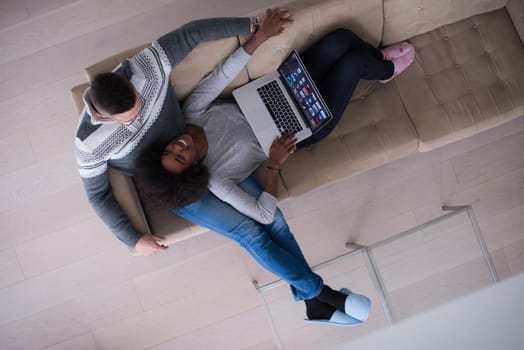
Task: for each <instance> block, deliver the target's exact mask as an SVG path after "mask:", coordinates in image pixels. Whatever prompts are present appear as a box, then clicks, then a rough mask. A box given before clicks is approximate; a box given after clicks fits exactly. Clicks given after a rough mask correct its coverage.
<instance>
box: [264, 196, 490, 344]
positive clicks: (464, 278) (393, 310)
mask: <svg viewBox="0 0 524 350" xmlns="http://www.w3.org/2000/svg"><path fill="white" fill-rule="evenodd" d="M452 209H454V210H453V211H451V212H450V213H448V214H445V215H443V216H441V217H439V218H437V219H435V220H432V221H430V222H427V223H425V224H423V225H420V226H417V227H415V228H413V229H411V230H408V231H406V232H403V233H401V234H398V235H395V236H393V237H391V238H389V239H386V240H384V241H381V242H377V243H376V244H374V245H371V246H368V247H362V246H357V247H356V249H355V250H353V251H350V252H348V253H346V254H344V255H341V256H339V257H336V258H334V259H332V260H329V261H326V262H324V263H322V264H319V265H317V266H315V267H313V270H314V271H315V272H316V273H318V274H319V275H321V276H322V278H323V279H324V281H325V283H326V284H328V285H330V286H331V287H332V288H342V287H346V288H349V289H350V290H352V291H354V292H356V293H359V294H364V295H366V296H368V297H369V298H370V299H371V302H372V309H371V314H370V317H369V319H368V320H367V321H366V322H364V323H363V324H361V325H359V326H356V327H334V326H331V325H322V324H311V323H306V322H304V321H303V319H304V317H305V305H304V303H302V302H299V303H297V302H295V301H294V300H293V298H292V296H291V293H290V290H289V286H288V285H287V284H286V283H284V282H283V281H281V280H279V281H275V282H273V283H270V284H267V285H265V286H259V287H257V291H258V292H259V296H260V299H261V302H262V305H263V307H264V310H265V313H266V316H267V319H268V322H269V323H270V326H271V329H272V331H273V335H274V338H275V342H276V344H277V346H278V348H279V349H329V348H332V347H336V346H337V345H339V344H346V343H347V342H350V341H351V340H353V339H356V338H358V337H361V336H363V335H365V334H368V333H371V332H374V331H376V330H379V329H381V328H383V327H386V326H388V325H389V324H391V323H393V322H396V321H398V320H402V319H405V318H408V317H410V316H413V315H416V314H418V313H421V312H423V311H425V310H428V309H431V308H434V307H436V306H439V305H442V304H444V303H446V302H449V301H451V300H453V299H456V298H458V297H460V296H463V295H465V294H468V293H471V292H473V291H475V290H478V289H480V288H482V287H484V286H487V285H490V284H492V283H494V282H496V281H497V276H496V273H495V269H494V267H493V263H492V261H491V258H490V256H489V253H488V251H487V248H486V245H485V242H484V239H483V237H482V234H481V232H480V229H479V227H478V224H477V222H476V219H475V216H474V213H473V210H472V208H471V207H469V206H466V207H460V208H452Z"/></svg>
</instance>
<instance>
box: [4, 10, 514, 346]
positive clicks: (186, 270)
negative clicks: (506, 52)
mask: <svg viewBox="0 0 524 350" xmlns="http://www.w3.org/2000/svg"><path fill="white" fill-rule="evenodd" d="M273 3H275V1H269V0H263V1H242V0H217V1H205V0H154V1H139V0H133V1H123V0H111V1H102V0H97V1H90V0H45V1H31V0H24V1H15V0H6V1H2V2H1V4H0V115H1V118H2V122H3V125H2V128H0V310H2V312H1V313H0V348H2V349H44V348H45V349H52V350H58V349H63V350H65V349H85V350H94V349H112V350H113V349H126V350H127V349H252V350H255V349H256V350H262V349H275V348H276V345H275V342H274V340H273V338H272V334H271V330H270V329H269V326H268V324H267V322H266V319H265V317H264V314H263V311H262V309H261V306H260V301H259V299H258V297H257V294H256V292H255V290H254V288H253V286H252V284H251V281H252V280H254V279H256V280H258V281H260V282H261V283H264V282H269V281H272V280H274V279H275V277H274V276H272V275H271V274H269V273H268V272H267V271H265V270H264V269H263V268H261V267H259V266H258V265H257V264H256V263H254V261H253V260H252V259H251V257H249V256H248V255H247V254H246V253H245V252H244V251H243V250H242V249H240V248H239V247H237V246H236V245H235V244H233V243H232V242H230V241H228V240H226V239H225V238H223V237H220V236H218V235H216V234H214V233H211V232H209V233H205V234H202V235H200V236H197V237H195V238H193V239H190V240H187V241H184V242H182V243H180V244H178V245H177V246H174V247H172V248H170V249H169V250H168V252H166V253H165V254H162V255H160V256H157V257H153V258H145V257H131V256H130V255H129V254H128V252H127V249H126V248H125V247H123V246H122V245H121V244H120V243H119V242H118V241H117V240H116V239H115V238H114V237H113V236H112V235H111V233H110V232H109V231H108V230H107V228H105V227H104V225H103V224H102V223H101V222H100V221H99V220H98V219H97V218H96V216H95V215H94V213H93V212H92V210H91V208H90V207H89V204H88V203H87V200H86V198H85V195H84V193H83V189H82V186H81V183H80V179H79V177H78V175H77V172H76V168H75V163H74V156H73V135H74V129H75V127H76V122H77V117H76V115H75V112H74V110H73V107H72V104H71V101H70V95H69V89H70V88H71V87H72V86H75V85H77V84H80V83H82V82H83V81H84V79H85V78H84V76H83V69H84V67H86V66H88V65H90V64H93V63H94V62H96V61H98V60H100V59H103V58H105V57H107V56H109V55H111V54H114V53H116V52H118V51H121V50H124V49H127V48H130V47H133V46H136V45H139V44H142V43H143V42H147V41H151V40H154V39H155V38H156V37H158V36H159V35H161V34H163V33H165V32H167V31H169V30H171V29H173V28H175V27H178V26H180V25H182V24H183V23H185V22H187V21H189V20H191V19H195V18H203V17H209V16H226V15H231V16H234V15H244V14H253V13H257V12H259V11H260V9H263V8H266V7H268V6H270V5H271V4H273ZM523 149H524V117H521V118H519V119H517V120H514V121H512V122H510V123H507V124H505V125H502V126H500V127H497V128H495V129H492V130H489V131H487V132H484V133H482V134H479V135H476V136H474V137H471V138H469V139H466V140H463V141H460V142H457V143H454V144H451V145H448V146H445V147H443V148H441V149H438V150H435V151H433V152H429V153H420V154H413V155H411V156H409V157H406V158H404V159H401V160H398V161H396V162H393V163H390V164H386V165H384V166H381V167H379V168H376V169H373V170H371V171H368V172H366V173H363V174H358V175H355V176H353V177H351V178H349V179H346V180H343V181H340V182H338V183H335V184H332V185H329V186H325V187H323V188H320V189H317V190H315V191H312V192H310V193H307V194H304V195H303V196H300V197H298V198H294V199H291V200H288V201H285V202H283V203H282V205H281V207H282V209H283V211H284V213H285V215H286V217H287V218H288V220H289V224H290V226H291V228H292V230H293V231H294V232H295V235H296V237H297V240H298V241H299V243H300V244H301V245H302V247H303V249H304V253H305V255H306V256H307V258H308V260H309V261H310V263H311V264H318V263H320V262H322V261H324V260H326V259H329V258H331V257H333V256H336V255H338V254H341V253H344V252H345V251H346V248H345V247H344V243H345V242H347V241H354V242H357V243H361V244H370V243H373V242H377V241H379V240H382V239H384V238H386V237H390V236H392V235H394V234H396V233H399V232H401V231H404V230H406V229H409V228H410V227H413V226H415V225H417V224H420V223H422V222H425V221H427V220H429V219H432V218H435V217H437V216H439V215H441V214H442V212H441V210H440V207H441V205H443V204H449V205H458V204H472V205H473V207H474V209H475V211H476V214H477V216H478V219H479V222H480V225H481V229H482V230H483V232H484V236H485V238H486V241H487V243H488V247H489V249H490V251H491V253H492V255H493V258H494V261H495V265H496V268H497V271H498V273H499V275H500V276H501V277H502V278H508V277H510V276H513V275H515V274H517V273H522V272H524V258H523V257H524V229H523V227H524V152H522V150H523ZM449 244H450V245H452V244H453V242H449ZM357 275H358V273H357ZM355 285H356V286H357V287H358V286H360V285H362V288H363V289H366V288H367V289H369V288H370V286H369V283H368V282H365V283H364V282H362V281H361V282H355ZM374 298H375V297H374ZM300 307H302V306H301V305H298V306H297V308H300ZM377 317H378V316H377ZM377 320H378V318H377ZM377 322H379V323H380V321H377ZM293 332H295V331H293ZM293 332H291V334H295V339H292V340H290V343H292V344H301V347H302V348H307V347H308V344H302V342H301V340H300V339H299V338H300V335H301V333H300V332H301V330H298V331H296V332H295V333H293ZM358 332H365V329H363V330H361V331H358ZM358 332H357V333H358Z"/></svg>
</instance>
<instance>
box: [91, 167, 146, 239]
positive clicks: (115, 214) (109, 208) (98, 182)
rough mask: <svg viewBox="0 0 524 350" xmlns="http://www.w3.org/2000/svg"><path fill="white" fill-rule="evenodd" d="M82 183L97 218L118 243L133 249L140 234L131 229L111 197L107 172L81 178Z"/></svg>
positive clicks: (130, 224) (130, 225) (127, 219)
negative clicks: (120, 242)
mask: <svg viewBox="0 0 524 350" xmlns="http://www.w3.org/2000/svg"><path fill="white" fill-rule="evenodd" d="M82 183H83V185H84V188H85V191H86V194H87V197H88V199H89V203H90V204H91V206H92V207H93V210H94V211H95V213H96V214H97V215H98V217H100V219H102V221H103V222H104V223H105V224H106V225H107V226H108V227H109V229H110V230H111V232H113V233H114V234H115V236H116V237H117V238H118V239H119V240H120V241H122V242H123V243H125V244H126V245H128V246H129V247H134V246H135V245H136V243H137V242H138V240H139V239H140V237H141V236H142V233H141V232H139V231H137V230H136V229H135V228H134V227H133V225H132V223H131V221H130V220H129V218H128V216H127V215H126V214H125V213H124V211H123V210H122V207H121V206H120V204H118V202H117V201H116V199H115V197H114V196H113V192H112V189H111V185H110V184H109V176H108V173H107V171H105V172H104V173H102V174H100V175H98V176H96V177H92V178H85V177H82Z"/></svg>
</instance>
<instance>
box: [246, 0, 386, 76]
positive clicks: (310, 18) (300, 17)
mask: <svg viewBox="0 0 524 350" xmlns="http://www.w3.org/2000/svg"><path fill="white" fill-rule="evenodd" d="M285 7H286V8H288V9H289V10H291V12H292V13H293V20H294V22H293V25H292V26H291V27H289V28H287V29H286V31H285V32H284V33H283V34H282V35H279V36H278V37H274V38H271V39H269V40H268V41H267V42H265V43H264V44H263V45H262V46H261V47H259V48H258V49H257V51H256V52H255V54H254V55H253V57H252V58H251V60H250V61H249V62H248V64H247V72H248V74H249V78H250V79H255V78H258V77H260V76H262V75H264V74H266V73H268V72H271V71H274V70H275V69H276V68H277V67H278V66H279V65H280V63H281V62H282V61H283V60H284V59H285V58H286V57H287V56H288V55H289V53H290V52H291V51H292V50H293V49H295V50H297V51H299V52H300V51H303V50H304V49H306V48H307V47H309V46H310V45H311V44H313V43H314V42H316V41H317V40H318V39H320V38H321V37H322V36H323V35H325V34H327V33H328V32H330V31H332V30H334V29H336V28H339V27H345V28H350V29H351V30H352V31H353V32H355V33H356V34H357V35H358V36H360V37H361V38H362V39H364V40H366V41H368V42H370V43H371V44H373V45H375V46H376V45H378V44H379V42H380V40H381V37H382V23H383V16H382V0H367V1H361V0H324V1H317V0H299V1H294V2H291V3H288V4H286V5H285ZM246 38H247V37H243V38H241V39H240V41H241V42H245V40H246Z"/></svg>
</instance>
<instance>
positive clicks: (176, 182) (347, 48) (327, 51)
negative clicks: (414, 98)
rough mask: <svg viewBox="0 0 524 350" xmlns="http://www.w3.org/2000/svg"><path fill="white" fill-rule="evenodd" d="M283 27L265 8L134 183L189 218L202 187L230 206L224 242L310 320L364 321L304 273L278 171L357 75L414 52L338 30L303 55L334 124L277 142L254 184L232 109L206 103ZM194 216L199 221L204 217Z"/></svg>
mask: <svg viewBox="0 0 524 350" xmlns="http://www.w3.org/2000/svg"><path fill="white" fill-rule="evenodd" d="M290 23H291V19H290V14H289V12H287V11H286V10H282V9H278V8H277V9H273V10H268V12H267V13H266V16H265V18H264V19H263V20H262V23H261V26H260V28H259V30H258V31H257V33H255V35H254V36H253V37H252V38H251V39H250V40H249V41H248V42H246V44H244V45H243V47H241V48H239V49H238V50H237V51H235V52H234V53H233V54H232V55H231V56H230V57H229V58H228V59H227V60H226V61H224V62H223V63H222V64H220V65H218V66H217V67H216V68H215V70H214V71H213V72H211V73H210V74H209V75H208V76H207V77H205V78H204V79H203V80H202V81H200V83H199V84H198V85H197V86H196V87H195V89H194V91H193V92H192V93H191V95H190V96H189V97H188V98H187V99H186V101H185V102H184V106H183V109H184V114H185V116H186V122H187V130H186V133H185V134H183V135H182V136H180V137H178V138H176V139H174V140H172V141H171V142H170V143H169V144H168V145H167V146H165V147H163V148H161V149H158V148H157V149H150V150H148V151H147V152H146V153H145V154H144V155H143V157H141V158H140V159H139V161H138V162H137V167H136V177H137V180H138V183H139V186H140V187H141V188H142V190H143V191H144V192H146V193H148V194H149V195H150V196H151V197H153V198H156V199H157V200H161V201H162V202H164V204H166V205H169V206H170V207H171V208H175V212H177V213H181V214H183V215H182V216H184V217H186V218H189V219H192V217H191V211H192V210H195V209H193V208H192V205H193V204H192V203H194V202H196V201H197V200H200V199H201V198H202V197H203V196H205V195H206V193H207V188H209V190H210V191H211V192H212V193H213V194H215V196H216V197H218V198H219V199H221V200H222V201H225V202H227V203H229V204H230V205H231V206H232V207H233V208H235V209H236V211H235V212H234V213H232V212H228V213H227V214H224V215H225V216H226V217H225V218H224V222H228V223H236V224H238V227H239V228H242V230H238V231H237V230H235V227H232V228H231V229H229V230H227V231H228V234H227V236H228V237H229V238H231V239H233V240H235V241H236V242H238V243H239V244H240V245H241V246H242V247H244V248H245V249H246V250H247V251H248V252H249V253H250V254H251V255H252V256H253V257H254V258H255V260H256V261H257V262H259V263H260V264H261V265H262V266H264V267H265V268H266V269H268V270H269V271H271V272H273V273H274V274H276V275H277V276H279V277H280V278H282V279H283V280H285V281H287V282H288V283H289V284H290V285H291V290H292V293H293V296H294V298H295V300H304V301H305V303H306V314H307V316H308V320H310V321H314V322H327V323H331V324H337V325H354V324H358V323H361V322H363V321H365V320H366V319H367V317H368V314H369V308H370V301H369V299H368V298H367V297H365V296H362V295H358V294H354V293H351V292H349V291H348V290H341V291H340V292H339V291H335V290H333V289H331V288H330V287H329V286H326V285H324V283H323V280H322V278H321V277H320V276H318V275H317V274H315V273H313V272H312V271H311V269H310V267H309V265H308V263H307V262H306V260H305V258H304V256H303V254H302V252H301V250H300V248H299V246H298V244H297V242H296V240H295V239H294V237H293V235H292V234H291V232H290V230H289V227H288V225H287V223H286V221H285V219H284V217H283V215H282V213H281V212H280V210H279V209H278V208H277V199H276V197H277V192H278V175H279V170H280V167H281V166H282V164H283V163H284V162H285V161H286V160H287V159H288V157H289V155H290V154H291V153H292V152H294V151H295V150H296V149H297V147H303V146H304V145H308V144H311V143H312V142H317V141H318V140H320V139H321V138H323V137H325V136H327V134H328V133H329V132H330V131H331V130H332V129H333V128H334V126H335V125H336V124H337V122H338V120H339V119H340V117H341V115H342V112H343V110H344V108H345V107H346V105H347V103H348V101H349V98H350V97H351V95H352V93H353V90H354V88H355V86H356V84H357V83H358V81H359V80H360V79H379V80H382V81H383V82H387V81H389V80H391V79H392V78H394V77H395V76H396V75H398V74H400V73H401V72H402V71H403V70H404V69H405V68H406V67H407V66H409V64H410V63H411V62H413V59H414V50H413V47H412V46H411V45H409V44H407V43H401V44H397V45H395V46H392V47H389V48H386V49H384V50H383V51H382V52H381V51H377V50H376V49H375V48H373V47H372V46H371V45H369V44H367V43H365V42H364V41H362V40H361V39H360V38H358V37H357V36H356V35H354V34H353V33H352V32H350V31H349V30H345V29H339V30H336V31H334V32H332V33H330V34H328V35H327V36H325V37H324V38H323V39H321V40H320V41H319V42H317V43H316V44H315V45H313V47H312V48H310V49H309V50H308V51H307V52H306V53H304V54H303V56H302V58H303V61H304V63H305V64H306V66H307V67H308V70H310V75H311V76H312V78H313V80H314V81H315V82H316V84H317V85H318V88H319V90H320V93H321V94H322V96H323V97H324V99H325V100H326V103H327V105H328V106H329V108H330V109H331V111H332V114H333V117H334V120H333V122H332V123H331V125H329V126H328V127H326V128H325V129H326V130H324V131H323V133H322V134H321V135H319V136H318V137H316V138H315V139H313V140H311V139H308V140H307V142H305V143H301V144H299V145H296V144H295V143H296V139H295V138H294V136H293V135H285V136H282V137H278V138H276V139H275V141H274V142H273V144H272V146H271V150H270V156H269V159H267V171H266V178H265V183H264V186H263V187H262V186H261V185H260V184H258V182H257V181H256V180H255V179H254V178H253V177H252V176H251V175H250V174H251V173H252V172H253V171H254V170H255V169H256V168H257V167H258V166H259V165H260V163H261V162H263V161H264V160H266V156H265V154H264V152H263V151H262V149H261V147H260V145H259V144H258V142H257V140H256V137H255V136H254V134H253V132H252V130H251V128H250V127H249V125H248V123H247V121H246V120H245V118H244V117H243V115H242V113H241V112H240V110H239V108H238V106H237V105H236V104H234V103H214V101H215V99H216V98H217V97H218V95H219V94H220V92H221V91H222V90H223V89H224V88H225V87H226V86H227V85H228V84H229V83H230V82H231V81H232V80H233V79H234V78H235V77H236V76H237V75H238V73H239V72H240V71H241V69H242V68H243V67H244V66H245V64H246V63H247V62H248V60H249V58H250V56H251V54H253V52H254V51H255V49H256V48H257V47H258V46H259V45H260V44H261V43H263V42H264V41H265V40H267V39H268V38H269V37H271V36H274V35H278V34H279V33H281V32H282V31H283V30H284V28H285V27H286V26H287V25H289V24H290ZM202 214H203V213H202V212H200V213H199V217H205V215H202ZM214 215H215V216H216V215H217V213H216V212H214ZM233 216H234V217H233ZM195 218H196V216H195ZM201 221H202V220H197V222H198V223H200V224H203V225H204V226H206V223H205V220H204V222H201ZM206 227H208V228H210V229H212V230H213V229H214V228H213V227H211V226H206ZM222 231H224V230H222ZM246 232H247V234H246Z"/></svg>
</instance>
